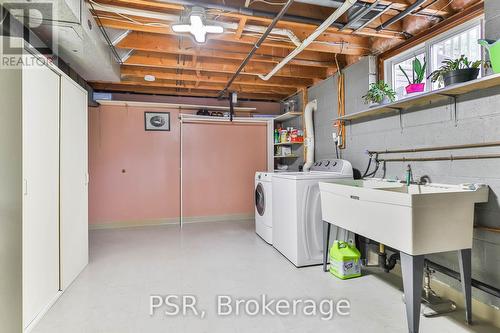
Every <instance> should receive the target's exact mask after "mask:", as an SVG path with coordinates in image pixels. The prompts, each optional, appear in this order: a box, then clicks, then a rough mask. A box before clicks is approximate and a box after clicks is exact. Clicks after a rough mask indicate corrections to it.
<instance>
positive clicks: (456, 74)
mask: <svg viewBox="0 0 500 333" xmlns="http://www.w3.org/2000/svg"><path fill="white" fill-rule="evenodd" d="M478 75H479V68H466V69H457V70H454V71H451V72H448V73H446V74H443V81H444V86H445V87H447V86H450V85H452V84H457V83H463V82H467V81H471V80H475V79H477V76H478Z"/></svg>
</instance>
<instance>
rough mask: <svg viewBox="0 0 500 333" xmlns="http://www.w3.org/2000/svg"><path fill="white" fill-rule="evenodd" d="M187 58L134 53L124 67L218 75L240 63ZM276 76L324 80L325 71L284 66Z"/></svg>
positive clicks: (259, 66)
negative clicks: (213, 73) (145, 67)
mask: <svg viewBox="0 0 500 333" xmlns="http://www.w3.org/2000/svg"><path fill="white" fill-rule="evenodd" d="M187 58H190V57H189V56H187V57H186V59H183V60H182V61H179V60H178V58H177V57H176V56H173V55H170V54H167V55H164V56H163V55H159V54H158V53H148V52H136V53H134V54H132V55H131V56H130V57H129V58H128V59H127V61H126V62H125V64H126V65H136V66H149V67H158V68H174V69H192V70H197V69H198V70H200V71H210V72H219V73H231V74H232V73H234V72H235V71H236V70H237V68H238V67H239V66H240V61H237V60H221V59H207V58H200V59H198V62H197V64H196V65H194V64H193V62H192V60H191V59H187ZM273 68H274V65H273V64H267V63H249V64H247V65H246V66H245V68H244V69H243V73H246V74H252V75H259V74H266V73H268V72H269V71H271V70H272V69H273ZM276 76H282V77H294V78H307V79H314V78H326V76H327V71H326V69H325V68H316V67H302V66H295V65H286V66H285V67H283V68H282V69H281V70H280V71H278V72H277V73H276Z"/></svg>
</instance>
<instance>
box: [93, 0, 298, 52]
mask: <svg viewBox="0 0 500 333" xmlns="http://www.w3.org/2000/svg"><path fill="white" fill-rule="evenodd" d="M90 2H91V3H92V4H93V5H94V7H95V8H96V9H97V10H99V11H101V12H106V13H112V14H118V15H121V16H125V17H124V19H131V18H129V17H127V16H140V17H146V18H149V19H153V20H161V21H166V22H177V21H178V20H179V16H178V15H173V14H164V13H158V12H154V11H149V10H143V9H135V8H124V7H119V6H114V5H103V4H100V3H97V2H94V1H92V0H90ZM217 23H218V24H219V25H221V26H223V27H224V29H227V30H234V31H236V30H237V29H238V23H232V22H222V21H217ZM143 24H144V25H151V26H164V27H169V26H170V24H167V23H165V24H162V23H160V22H151V23H143ZM265 30H266V28H265V27H261V26H257V25H246V26H245V28H244V31H248V32H255V33H263V32H264V31H265ZM271 34H273V35H278V36H284V37H287V38H288V39H290V41H291V42H292V43H293V44H295V46H299V45H300V43H301V41H300V39H299V38H298V37H297V36H296V35H295V34H294V33H293V31H291V30H289V29H282V28H274V29H273V30H272V31H271Z"/></svg>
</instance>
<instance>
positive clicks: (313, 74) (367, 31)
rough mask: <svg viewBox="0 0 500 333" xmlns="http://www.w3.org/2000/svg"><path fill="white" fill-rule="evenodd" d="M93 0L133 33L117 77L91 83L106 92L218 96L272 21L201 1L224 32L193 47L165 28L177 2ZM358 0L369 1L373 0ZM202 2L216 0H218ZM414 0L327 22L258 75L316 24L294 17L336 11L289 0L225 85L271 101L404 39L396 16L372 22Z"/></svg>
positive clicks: (106, 20)
mask: <svg viewBox="0 0 500 333" xmlns="http://www.w3.org/2000/svg"><path fill="white" fill-rule="evenodd" d="M93 1H95V2H97V3H100V4H104V5H108V6H117V7H108V8H103V7H99V6H97V7H96V10H97V11H96V12H95V13H94V14H97V15H99V21H100V23H102V25H103V26H104V27H106V28H113V29H120V30H131V31H132V33H130V34H129V35H128V36H127V37H125V38H124V39H123V40H121V41H120V42H119V43H118V44H117V45H116V47H117V48H120V49H127V50H132V53H131V55H130V57H129V58H128V59H127V60H126V61H125V64H124V65H122V67H121V71H122V75H121V78H122V82H120V83H107V82H94V83H93V84H94V85H95V87H97V88H98V89H104V88H105V87H108V88H109V89H108V90H112V91H136V92H143V93H152V94H169V95H190V96H217V92H218V91H217V89H220V88H221V87H222V86H223V85H224V84H225V83H227V81H228V79H229V78H230V76H231V74H233V73H234V71H235V70H236V69H237V68H238V66H239V64H240V63H241V61H242V60H243V59H244V58H245V57H246V55H247V54H248V52H249V51H250V50H251V49H252V47H253V45H254V44H255V42H256V41H257V40H258V38H259V36H260V35H261V33H262V31H264V30H265V28H266V27H267V26H268V25H269V23H270V22H271V21H272V17H270V16H269V15H264V14H262V12H258V15H253V16H251V15H248V12H246V13H247V15H245V12H244V11H237V10H236V11H221V10H219V9H210V8H209V7H210V6H208V7H207V15H208V17H209V19H212V20H214V19H215V20H217V21H219V22H221V23H222V24H225V26H226V31H225V33H224V34H221V35H210V36H209V37H208V41H207V43H205V44H203V45H199V44H196V43H195V42H194V41H193V40H192V39H191V38H190V36H189V35H188V34H182V35H179V34H177V33H174V32H173V31H172V30H171V28H170V25H171V24H172V22H174V21H177V20H178V18H180V17H181V14H182V13H185V10H186V9H188V8H186V7H185V6H183V5H179V4H175V3H169V2H168V0H162V1H158V0H93ZM363 1H364V2H365V3H368V4H370V3H374V2H375V1H376V0H363ZM478 1H479V0H478ZM202 2H204V3H210V2H211V3H213V4H218V5H220V4H221V2H220V0H202ZM413 2H414V0H382V1H380V2H379V6H381V5H388V4H391V8H390V9H389V10H387V11H385V12H384V14H383V15H380V16H379V17H377V19H376V20H373V22H371V23H369V24H368V23H367V25H366V27H364V28H361V29H359V30H358V31H354V30H352V29H347V28H346V29H343V30H342V31H339V28H338V25H337V26H332V27H330V28H329V29H327V30H326V31H325V33H323V34H322V35H320V36H319V37H318V38H317V40H316V42H313V43H312V44H311V45H310V46H308V47H307V48H306V50H304V51H303V52H302V53H300V54H299V56H297V57H296V58H294V59H293V60H292V61H290V62H289V63H288V64H287V65H286V66H285V67H284V68H283V69H282V70H281V71H279V72H278V73H277V75H276V76H274V77H272V78H271V79H270V80H269V81H263V80H261V79H260V78H259V77H258V75H260V74H266V73H267V72H269V71H270V70H271V69H272V68H273V67H274V66H275V65H276V64H277V63H279V62H280V61H281V60H282V59H283V58H285V57H286V56H287V55H288V54H289V53H290V52H291V51H292V50H293V49H295V47H296V44H297V43H300V41H302V40H304V39H305V38H307V36H309V35H310V34H311V33H312V32H313V31H314V29H316V28H317V26H318V24H313V23H306V22H298V21H297V20H296V19H294V18H293V15H296V16H302V17H308V18H311V19H312V21H310V22H321V21H322V20H324V19H325V18H326V17H328V16H329V15H330V14H331V13H332V12H333V11H334V10H335V9H334V8H331V7H321V6H317V5H309V4H304V3H298V2H296V3H294V5H293V6H292V7H291V8H290V9H289V11H288V12H287V14H289V15H290V16H288V18H287V19H284V20H281V21H280V22H279V23H278V24H277V25H276V28H279V29H280V32H276V33H274V34H272V35H271V36H270V37H268V39H266V41H265V43H264V44H263V45H262V46H261V47H260V48H259V50H258V51H257V53H256V54H255V55H254V57H253V58H252V60H251V61H250V62H249V63H248V65H247V66H246V67H245V69H244V71H243V73H242V74H241V75H240V76H239V77H238V78H237V79H236V81H235V83H234V85H233V86H232V87H231V88H232V90H234V91H238V93H239V95H240V97H243V96H245V97H243V98H255V99H266V100H278V99H281V98H283V97H284V96H285V95H287V94H288V93H292V92H294V91H295V90H296V89H301V88H304V87H307V86H310V85H311V84H313V83H315V82H317V81H318V80H321V79H324V78H326V77H327V76H328V75H331V74H333V73H335V72H336V71H337V67H336V61H338V62H339V63H340V64H345V63H347V62H348V61H347V60H348V59H353V58H356V59H357V58H359V57H360V56H364V55H368V54H370V53H371V52H372V50H374V46H375V43H374V42H376V41H378V40H380V39H381V38H383V40H384V41H396V43H393V44H397V43H398V41H401V42H402V41H404V40H405V38H407V35H405V34H404V33H403V29H404V22H403V21H398V22H396V23H395V24H393V25H391V26H390V27H389V29H384V30H382V31H380V32H377V31H376V30H375V29H374V28H375V27H377V26H379V25H380V24H381V23H383V22H386V21H387V20H389V19H390V18H391V17H393V16H395V15H397V14H398V13H400V12H401V11H403V10H405V9H406V8H407V7H408V6H410V5H411V4H412V3H413ZM222 3H223V4H224V5H226V6H230V7H233V8H241V7H243V6H244V3H245V1H244V0H225V1H223V2H222ZM449 3H450V1H449V0H428V1H425V2H424V3H423V4H422V5H421V6H420V7H417V8H416V10H415V11H414V12H413V13H412V15H418V16H422V15H423V16H427V17H432V18H440V17H441V18H448V17H452V15H453V14H454V13H455V11H454V10H453V9H452V7H451V6H449ZM250 7H251V9H255V10H258V11H259V10H260V11H265V12H268V13H276V12H278V11H279V10H280V8H281V7H280V6H270V5H268V4H266V3H263V2H255V3H253V4H252V5H251V6H250ZM116 8H124V9H125V10H126V11H127V15H119V14H117V13H116V12H114V9H116ZM112 9H113V10H112ZM131 10H132V11H131ZM147 11H149V12H147ZM259 13H260V14H259ZM147 14H149V15H147ZM315 20H316V21H315ZM348 20H349V19H348V17H347V15H343V16H342V17H341V18H340V19H339V20H338V23H341V22H344V23H345V22H347V21H348ZM283 32H286V33H283ZM288 32H289V33H290V34H291V36H292V37H293V38H292V37H290V35H289V34H288ZM373 37H377V38H373ZM388 38H389V39H388ZM145 75H154V76H155V77H156V81H155V82H146V81H145V80H144V76H145Z"/></svg>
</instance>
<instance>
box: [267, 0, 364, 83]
mask: <svg viewBox="0 0 500 333" xmlns="http://www.w3.org/2000/svg"><path fill="white" fill-rule="evenodd" d="M357 1H358V0H346V1H345V2H344V4H343V5H342V6H340V7H339V8H337V10H335V11H334V12H333V14H332V15H330V17H328V18H327V19H326V20H325V22H323V23H322V24H321V25H320V26H319V27H318V28H316V30H314V32H313V33H312V34H310V35H309V37H307V38H306V39H304V41H303V42H302V44H300V45H299V46H298V47H297V48H296V49H295V50H293V51H292V52H290V54H289V55H288V56H286V57H285V58H284V59H283V60H282V61H281V62H280V63H279V64H277V65H276V67H274V68H273V70H272V71H271V72H269V74H267V75H259V77H260V78H261V79H262V80H264V81H267V80H269V79H270V78H271V77H272V76H273V75H274V74H276V73H277V72H278V71H279V70H280V69H281V68H283V66H285V65H286V64H287V63H288V62H289V61H290V60H292V59H293V58H295V57H296V56H297V55H298V54H299V53H300V52H302V51H303V50H304V49H305V48H306V47H307V46H309V44H311V43H312V42H314V40H315V39H316V38H318V37H319V35H321V34H322V33H323V32H324V31H325V30H326V29H328V28H329V27H330V26H331V25H332V24H333V22H335V21H336V20H337V19H338V18H339V17H340V16H341V15H342V14H344V13H345V12H346V11H347V10H348V9H349V8H351V7H352V5H354V4H355V3H356V2H357Z"/></svg>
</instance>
